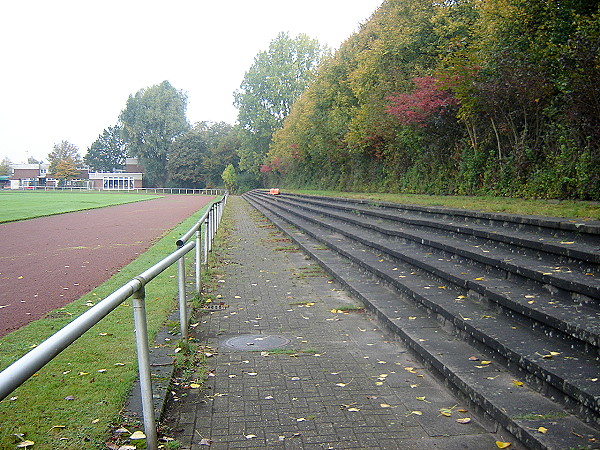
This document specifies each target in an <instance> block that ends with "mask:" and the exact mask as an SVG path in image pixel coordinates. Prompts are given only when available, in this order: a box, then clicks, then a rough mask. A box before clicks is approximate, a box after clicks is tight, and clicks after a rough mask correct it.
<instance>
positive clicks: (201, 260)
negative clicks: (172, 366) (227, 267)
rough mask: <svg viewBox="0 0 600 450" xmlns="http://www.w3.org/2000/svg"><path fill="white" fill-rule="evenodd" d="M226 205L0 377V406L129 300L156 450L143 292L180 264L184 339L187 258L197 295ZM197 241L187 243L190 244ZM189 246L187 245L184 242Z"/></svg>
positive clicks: (148, 430) (150, 441) (149, 441)
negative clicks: (192, 267)
mask: <svg viewBox="0 0 600 450" xmlns="http://www.w3.org/2000/svg"><path fill="white" fill-rule="evenodd" d="M226 202H227V192H225V193H224V194H223V197H222V198H221V200H218V201H216V202H213V203H212V204H211V205H210V207H209V208H208V210H207V211H206V212H205V213H204V215H203V216H202V217H201V218H200V220H198V222H196V224H195V225H194V226H193V227H192V228H190V230H189V231H188V232H187V233H185V234H184V235H183V236H181V238H179V239H178V240H177V242H176V245H177V250H176V251H174V252H173V253H171V254H170V255H169V256H167V257H166V258H164V259H163V260H162V261H160V262H158V263H156V264H155V265H153V266H152V267H150V268H149V269H147V270H146V271H145V272H143V273H141V274H140V275H138V276H137V277H135V278H133V279H132V280H130V281H129V282H128V283H126V284H124V285H123V286H121V287H120V288H119V289H117V290H116V291H114V292H113V293H112V294H110V295H109V296H108V297H106V298H104V299H103V300H102V301H100V302H99V303H97V304H96V305H95V306H93V307H92V308H90V309H89V310H88V311H86V312H85V313H83V314H82V315H80V316H79V317H77V318H76V319H75V320H73V321H72V322H70V323H69V324H67V325H66V326H65V327H63V328H62V329H60V330H59V331H57V332H56V333H54V334H53V335H52V336H50V337H49V338H48V339H46V340H45V341H44V342H42V343H41V344H39V345H38V346H37V347H35V348H34V349H33V350H31V351H30V352H29V353H27V354H26V355H24V356H23V357H21V358H20V359H18V360H17V361H15V362H14V363H13V364H11V365H10V366H8V367H7V368H6V369H4V370H3V371H2V372H0V400H3V399H4V398H6V397H7V396H8V395H9V394H10V393H11V392H12V391H14V390H15V389H16V388H18V387H19V386H20V385H21V384H23V383H24V382H25V381H27V380H28V379H29V378H30V377H31V376H33V375H34V374H35V373H36V372H37V371H38V370H39V369H41V368H42V367H43V366H45V365H46V364H47V363H48V362H50V361H51V360H52V359H53V358H54V357H55V356H56V355H58V354H59V353H60V352H62V351H63V350H64V349H65V348H67V347H68V346H69V345H71V344H72V343H73V342H75V340H77V339H78V338H79V337H80V336H82V335H83V334H84V333H85V332H86V331H88V330H89V329H90V328H92V327H93V326H94V325H96V324H97V323H98V322H100V320H102V319H103V318H104V317H106V316H107V315H108V314H109V313H110V312H111V311H113V310H114V309H115V308H116V307H117V306H119V305H120V304H121V303H123V302H124V301H125V300H127V299H128V298H129V297H131V298H132V300H133V301H132V305H133V316H134V327H135V336H136V347H137V359H138V370H139V377H140V385H141V393H142V409H143V414H144V431H145V434H146V446H147V448H148V449H150V450H156V449H157V448H158V436H157V432H156V419H155V414H154V406H153V403H152V382H151V378H150V360H149V345H148V329H147V325H146V323H147V322H146V308H145V288H144V287H145V286H146V285H147V284H148V283H149V282H150V281H152V280H153V279H154V278H155V277H156V276H157V275H159V274H160V273H161V272H163V271H164V270H166V269H167V268H168V267H169V266H171V264H173V263H175V262H176V261H177V262H178V268H179V270H178V289H179V294H178V303H179V319H180V327H181V337H182V339H183V340H187V338H188V331H187V330H188V319H187V302H186V296H185V259H184V257H185V255H186V254H187V253H188V252H190V251H191V250H192V249H194V248H195V249H196V252H195V262H196V292H198V293H200V290H201V274H202V266H203V265H206V264H207V260H208V252H210V251H211V250H212V241H213V238H214V236H215V234H216V231H217V228H218V226H219V223H220V221H221V216H222V215H223V210H224V208H225V204H226ZM192 237H195V239H193V240H191V241H190V238H192ZM188 241H189V242H188Z"/></svg>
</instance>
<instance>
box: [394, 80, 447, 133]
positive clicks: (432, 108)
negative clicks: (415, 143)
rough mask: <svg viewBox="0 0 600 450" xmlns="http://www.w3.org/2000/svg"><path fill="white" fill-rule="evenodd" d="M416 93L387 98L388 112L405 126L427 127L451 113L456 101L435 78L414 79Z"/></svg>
mask: <svg viewBox="0 0 600 450" xmlns="http://www.w3.org/2000/svg"><path fill="white" fill-rule="evenodd" d="M413 83H414V85H415V89H414V91H412V92H411V93H406V94H397V95H395V96H389V97H387V100H389V101H390V103H391V104H390V106H388V107H387V108H386V112H387V113H388V114H391V115H392V116H394V117H396V118H397V119H398V120H399V121H400V123H401V124H403V125H416V126H418V127H426V126H427V125H428V123H429V122H430V121H431V120H433V119H435V118H436V117H440V116H443V115H445V114H448V113H450V112H451V111H450V109H451V107H452V106H454V105H456V103H457V102H456V100H455V99H454V96H453V95H452V92H451V91H450V90H449V89H443V88H441V87H440V85H439V83H438V82H437V81H436V79H435V78H433V77H417V78H414V79H413Z"/></svg>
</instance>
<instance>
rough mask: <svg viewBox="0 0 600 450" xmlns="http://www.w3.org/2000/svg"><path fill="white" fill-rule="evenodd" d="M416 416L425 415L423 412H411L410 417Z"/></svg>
mask: <svg viewBox="0 0 600 450" xmlns="http://www.w3.org/2000/svg"><path fill="white" fill-rule="evenodd" d="M411 414H414V415H415V416H422V415H423V413H422V412H421V411H411V412H410V413H409V414H408V415H409V416H410V415H411Z"/></svg>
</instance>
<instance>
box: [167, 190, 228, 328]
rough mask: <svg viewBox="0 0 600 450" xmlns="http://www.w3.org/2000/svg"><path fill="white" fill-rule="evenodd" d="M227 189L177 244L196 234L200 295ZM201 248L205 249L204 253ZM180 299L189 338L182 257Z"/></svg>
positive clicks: (182, 243) (183, 261)
mask: <svg viewBox="0 0 600 450" xmlns="http://www.w3.org/2000/svg"><path fill="white" fill-rule="evenodd" d="M227 195H228V193H227V191H226V192H225V194H223V197H222V198H221V200H219V201H217V202H214V203H213V204H212V205H210V207H209V208H208V210H207V211H206V212H205V213H204V215H203V216H202V217H201V218H200V219H199V220H198V222H196V223H195V224H194V225H193V226H192V227H191V228H190V229H189V230H188V231H187V232H186V233H185V234H184V235H183V236H181V237H180V238H179V239H177V241H176V242H175V244H176V245H177V248H181V247H183V246H184V244H185V243H186V242H187V241H188V240H189V239H190V238H191V237H192V236H193V235H195V236H196V293H197V294H198V295H199V294H200V291H201V289H202V264H204V265H206V264H207V263H208V252H209V251H210V250H211V249H212V247H211V243H212V240H213V238H214V236H215V233H216V231H217V226H218V224H219V222H220V220H221V216H222V215H223V210H224V209H225V204H226V203H227ZM202 225H204V245H202ZM200 249H203V252H202V255H201V253H200V251H201V250H200ZM201 261H202V262H201ZM177 275H178V276H177V279H178V286H179V287H178V290H179V295H178V301H179V326H180V329H181V338H182V339H184V340H187V339H188V327H187V322H188V321H187V307H186V300H185V259H184V258H183V257H182V258H181V259H180V260H179V262H178V273H177Z"/></svg>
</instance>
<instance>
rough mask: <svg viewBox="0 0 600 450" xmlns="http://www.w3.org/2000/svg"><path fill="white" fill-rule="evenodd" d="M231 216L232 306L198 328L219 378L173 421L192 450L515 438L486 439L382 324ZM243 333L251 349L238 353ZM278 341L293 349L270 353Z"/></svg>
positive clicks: (254, 222)
mask: <svg viewBox="0 0 600 450" xmlns="http://www.w3.org/2000/svg"><path fill="white" fill-rule="evenodd" d="M226 215H227V216H229V220H230V221H231V223H232V242H231V244H230V249H229V251H228V254H227V259H228V261H229V262H230V264H228V265H226V266H225V268H224V276H223V278H222V280H221V281H222V282H221V283H220V284H219V286H220V288H219V290H218V292H216V293H215V294H220V295H221V296H222V299H220V301H224V302H225V303H226V304H227V305H228V308H227V309H225V310H222V311H216V312H212V313H211V314H210V315H206V316H204V317H203V318H202V323H201V325H200V326H199V327H198V328H197V329H198V338H199V339H200V340H201V343H202V344H205V345H209V346H211V347H213V348H214V349H215V350H216V354H215V355H214V356H213V357H211V358H208V359H207V363H208V365H209V369H210V370H212V371H213V372H212V373H213V374H214V376H212V377H209V378H208V381H207V382H206V383H205V385H204V387H203V388H200V389H190V390H189V391H188V395H187V396H186V397H184V398H182V399H181V401H180V402H178V403H175V404H174V406H173V407H172V408H171V410H170V411H169V412H168V416H169V419H168V423H167V425H169V426H170V427H172V429H173V430H174V431H175V432H176V435H175V437H176V438H177V439H178V440H179V441H180V442H181V443H182V444H183V448H185V449H200V448H208V447H207V445H208V444H209V443H210V448H212V449H227V448H270V447H277V448H298V449H302V448H307V449H310V448H315V449H319V448H334V449H338V448H340V449H347V448H363V449H377V448H381V449H394V448H399V449H429V448H443V449H459V448H460V449H464V448H470V449H493V448H497V447H496V445H495V441H496V440H510V438H508V436H502V435H495V434H492V433H490V432H488V431H486V429H484V427H483V426H482V425H481V424H480V423H479V422H478V421H477V420H476V418H475V417H474V415H473V413H472V412H469V411H467V409H468V408H467V407H465V406H464V405H463V404H462V403H461V402H460V401H459V400H457V399H456V398H454V397H453V396H452V395H451V394H449V393H448V391H447V390H446V389H445V388H444V387H443V386H442V385H440V383H439V382H438V381H437V380H436V379H434V378H433V377H432V376H430V375H429V374H428V373H427V371H425V370H424V369H423V368H422V366H421V365H420V364H419V363H418V362H417V361H416V360H415V359H414V358H413V357H411V355H410V353H409V352H408V351H407V350H406V348H404V347H403V345H401V344H400V343H398V342H394V341H393V339H392V338H391V336H389V335H388V334H386V332H385V331H383V330H382V329H381V328H380V327H379V326H378V324H377V322H376V320H374V319H373V317H371V316H370V315H369V314H367V313H365V312H357V311H352V312H349V313H342V312H340V310H342V309H343V308H344V307H353V306H360V305H357V304H356V302H355V301H354V300H353V299H351V298H350V297H349V296H348V295H347V294H345V293H344V292H343V291H341V290H340V289H339V288H338V287H337V286H336V284H334V283H333V282H332V281H330V280H329V278H328V277H327V276H325V275H324V274H323V272H322V271H321V270H320V268H319V267H318V266H317V265H316V264H315V263H314V262H313V261H311V260H309V259H307V258H306V257H305V256H304V254H303V253H301V252H300V251H298V250H295V249H294V248H293V246H292V245H291V244H290V243H289V241H287V240H285V239H284V238H283V235H281V234H280V233H279V232H278V231H277V230H276V229H274V228H273V227H272V226H271V225H270V222H268V221H266V220H265V219H264V218H262V216H260V215H259V214H258V213H257V212H256V211H254V210H252V209H251V207H250V206H249V205H247V204H246V203H245V202H244V201H243V200H242V199H240V198H237V197H232V198H230V201H229V203H228V207H227V211H226ZM332 310H334V311H336V312H332ZM243 335H248V336H249V337H245V338H242V339H241V340H239V343H241V349H235V348H231V347H229V346H228V345H227V343H228V342H231V339H234V338H237V337H240V336H243ZM252 336H254V337H252ZM270 336H278V337H282V338H285V339H287V340H289V343H287V344H286V345H283V344H278V345H277V349H276V350H275V351H261V346H262V345H263V344H265V343H270V342H271V340H273V339H274V338H272V337H270ZM290 353H291V354H290ZM468 357H469V355H465V358H468ZM440 410H442V411H443V412H444V413H446V414H449V417H448V416H445V415H444V414H443V413H442V412H441V411H440ZM446 410H447V411H446ZM464 418H470V419H471V421H470V423H466V424H461V423H458V422H457V421H456V420H457V419H464ZM511 448H516V447H515V446H514V444H513V446H512V447H511Z"/></svg>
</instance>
